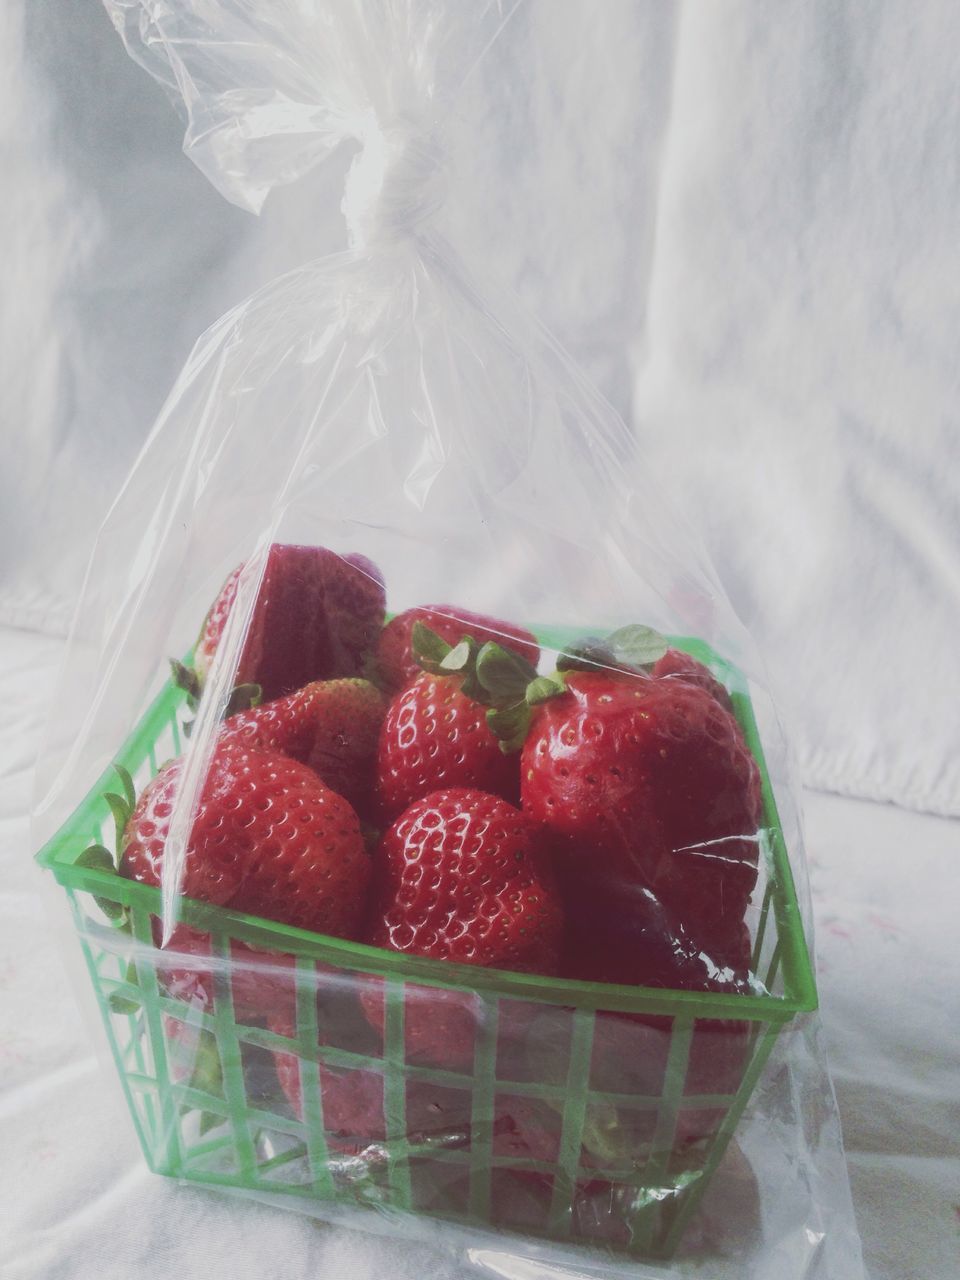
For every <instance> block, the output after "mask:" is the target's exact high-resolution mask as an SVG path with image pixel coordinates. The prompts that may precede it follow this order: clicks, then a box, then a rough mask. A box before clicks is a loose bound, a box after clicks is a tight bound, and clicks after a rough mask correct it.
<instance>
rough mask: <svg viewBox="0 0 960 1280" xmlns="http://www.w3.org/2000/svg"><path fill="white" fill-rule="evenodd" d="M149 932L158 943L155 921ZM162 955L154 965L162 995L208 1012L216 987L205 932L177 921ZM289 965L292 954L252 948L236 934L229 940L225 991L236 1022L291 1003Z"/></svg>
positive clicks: (293, 995)
mask: <svg viewBox="0 0 960 1280" xmlns="http://www.w3.org/2000/svg"><path fill="white" fill-rule="evenodd" d="M153 937H154V942H155V943H156V945H157V946H158V947H159V946H160V942H161V937H162V929H161V925H160V921H159V920H156V921H155V922H154V924H153ZM163 954H164V957H165V963H163V964H162V965H158V966H157V978H158V980H159V982H160V985H161V986H162V987H163V990H164V991H165V992H166V994H167V995H168V996H171V997H172V998H173V999H174V1000H181V1001H183V1002H184V1003H185V1004H192V1005H195V1006H197V1007H199V1008H201V1009H203V1010H205V1011H208V1012H209V1011H210V1010H211V1009H212V1008H213V1004H214V996H215V992H216V982H215V979H214V972H213V962H212V961H211V959H210V935H209V934H207V933H203V932H201V931H200V930H199V929H193V928H191V927H190V925H186V924H178V925H177V926H176V928H175V929H174V931H173V936H172V938H171V939H170V942H169V943H168V944H167V946H166V947H165V948H164V952H163ZM294 964H295V957H294V956H292V955H285V954H279V953H277V952H272V951H271V952H268V951H260V950H255V949H254V948H253V947H250V946H248V945H247V944H246V943H245V942H240V941H239V940H238V939H236V938H234V939H233V940H232V941H231V943H230V961H229V969H230V974H229V976H230V993H231V999H232V1001H233V1014H234V1018H235V1019H236V1021H237V1022H238V1023H243V1024H251V1023H254V1024H257V1023H262V1022H263V1021H264V1020H265V1019H266V1018H267V1017H268V1015H270V1014H275V1013H276V1011H277V1010H278V1009H287V1010H292V1009H293V1008H294V1007H295V1002H296V987H295V985H294V980H293V967H294Z"/></svg>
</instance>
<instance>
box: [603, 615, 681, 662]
mask: <svg viewBox="0 0 960 1280" xmlns="http://www.w3.org/2000/svg"><path fill="white" fill-rule="evenodd" d="M607 647H608V649H609V650H610V652H611V653H612V654H613V657H614V661H615V662H617V663H618V664H619V665H620V666H624V667H635V668H641V667H652V666H653V664H654V663H655V662H657V661H658V660H659V659H660V658H662V657H663V655H664V654H665V653H666V652H667V648H668V645H667V642H666V640H665V639H664V638H663V636H662V635H661V634H660V632H659V631H654V629H653V627H643V626H639V625H636V626H630V627H621V628H620V629H619V630H618V631H614V632H613V633H612V634H611V635H609V636H607Z"/></svg>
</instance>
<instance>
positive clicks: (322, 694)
mask: <svg viewBox="0 0 960 1280" xmlns="http://www.w3.org/2000/svg"><path fill="white" fill-rule="evenodd" d="M385 710H386V703H385V701H384V698H383V695H382V694H381V693H380V691H379V690H378V689H377V688H376V686H374V685H372V684H370V682H369V681H367V680H357V679H343V680H315V681H313V683H312V684H308V685H305V686H304V687H303V688H302V689H297V690H296V692H294V693H290V694H287V696H286V697H285V698H277V699H276V700H275V701H274V702H268V703H266V704H265V705H263V706H260V707H254V708H253V709H251V710H249V711H241V712H238V714H237V715H234V716H231V717H230V718H229V719H228V720H226V721H225V722H224V725H223V728H222V729H221V730H220V743H221V744H222V745H224V746H226V745H231V746H234V745H239V746H243V747H246V748H247V749H249V750H253V751H267V752H280V753H281V754H283V755H287V756H292V757H293V758H294V759H295V760H300V761H302V762H303V763H304V764H308V765H309V766H310V768H311V769H313V770H314V772H315V773H317V774H319V776H320V777H321V778H322V779H323V781H324V782H325V783H326V784H327V786H328V787H330V788H331V790H333V791H336V792H337V794H338V795H341V796H343V797H344V798H345V799H347V800H349V801H350V803H351V804H352V805H353V806H354V808H355V809H359V810H366V809H367V808H369V806H370V801H371V795H372V791H373V771H374V761H375V758H376V751H377V741H378V738H379V733H380V723H381V721H382V720H383V715H384V711H385Z"/></svg>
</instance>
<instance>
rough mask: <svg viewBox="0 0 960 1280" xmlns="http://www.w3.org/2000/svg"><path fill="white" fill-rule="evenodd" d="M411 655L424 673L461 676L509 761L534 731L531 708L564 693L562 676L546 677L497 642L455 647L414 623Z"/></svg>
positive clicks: (465, 690)
mask: <svg viewBox="0 0 960 1280" xmlns="http://www.w3.org/2000/svg"><path fill="white" fill-rule="evenodd" d="M410 640H411V649H412V652H413V655H414V657H415V658H416V660H417V662H418V663H419V664H420V666H421V667H422V668H423V669H424V671H428V672H430V673H431V674H432V675H438V676H454V675H455V676H459V677H460V678H461V685H460V689H461V692H462V693H463V694H465V695H466V697H468V698H472V699H473V701H474V702H479V703H481V704H482V705H483V706H485V707H486V708H487V724H488V725H489V726H490V729H491V730H492V732H493V733H494V735H495V737H496V738H497V740H498V742H499V744H500V750H501V751H502V752H503V753H504V755H509V754H510V753H512V752H514V751H519V750H520V748H521V747H522V746H523V742H524V739H525V738H526V736H527V731H528V729H529V728H530V719H531V713H532V708H533V707H535V706H537V705H538V703H541V702H546V700H547V699H548V698H553V697H556V696H557V694H560V693H563V691H564V688H565V685H564V682H563V676H562V675H561V674H560V673H559V672H558V673H557V674H556V675H553V676H541V675H539V674H538V673H537V669H536V667H534V666H533V664H532V663H530V662H528V661H527V660H526V658H523V657H521V656H520V655H519V654H517V653H514V652H513V651H512V650H510V649H505V648H504V647H503V645H501V644H498V643H497V642H496V641H495V640H488V641H487V642H486V644H482V645H480V644H478V643H477V641H476V640H475V639H474V638H473V637H472V636H464V637H463V639H462V640H460V641H459V643H458V644H455V645H451V644H448V643H447V642H446V641H445V640H443V639H442V638H441V637H440V636H438V635H437V634H436V632H434V631H431V630H430V628H429V627H428V626H426V625H425V624H424V623H422V622H419V621H417V622H415V623H414V625H413V630H412V632H411V637H410Z"/></svg>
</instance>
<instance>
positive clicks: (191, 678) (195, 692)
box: [170, 658, 201, 711]
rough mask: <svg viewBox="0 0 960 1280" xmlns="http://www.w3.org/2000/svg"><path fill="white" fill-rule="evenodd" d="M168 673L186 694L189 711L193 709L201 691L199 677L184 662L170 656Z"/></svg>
mask: <svg viewBox="0 0 960 1280" xmlns="http://www.w3.org/2000/svg"><path fill="white" fill-rule="evenodd" d="M170 674H171V676H172V678H173V683H174V684H175V685H176V686H177V688H178V689H182V690H183V692H184V693H185V694H186V695H187V706H188V707H189V708H190V710H191V711H195V710H196V707H197V703H198V702H199V701H200V692H201V690H200V677H199V676H198V675H197V673H196V671H194V669H193V668H192V667H188V666H187V665H186V664H185V663H183V662H180V661H179V660H178V659H177V658H171V659H170Z"/></svg>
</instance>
